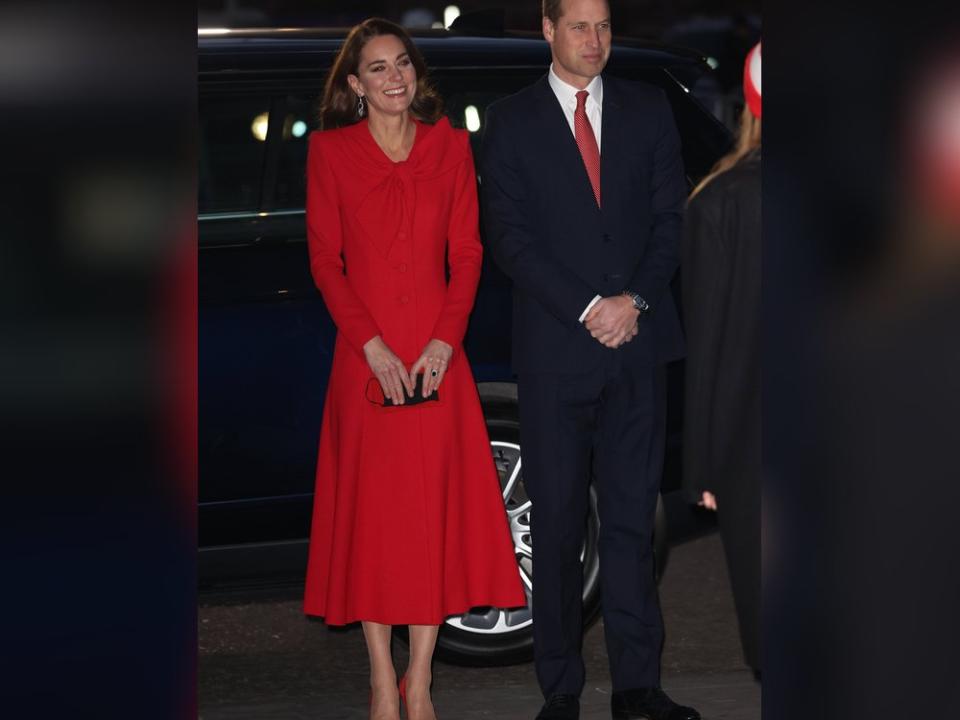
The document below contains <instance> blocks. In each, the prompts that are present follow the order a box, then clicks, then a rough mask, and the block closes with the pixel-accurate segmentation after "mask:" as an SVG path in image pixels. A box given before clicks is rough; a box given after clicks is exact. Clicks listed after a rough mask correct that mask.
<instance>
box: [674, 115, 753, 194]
mask: <svg viewBox="0 0 960 720" xmlns="http://www.w3.org/2000/svg"><path fill="white" fill-rule="evenodd" d="M760 125H761V124H760V118H758V117H754V115H753V113H752V112H750V108H749V107H748V106H747V105H744V106H743V112H742V113H741V114H740V134H739V135H738V136H737V144H736V146H735V147H734V148H733V150H731V151H730V152H728V153H727V154H726V155H724V156H723V157H722V158H720V159H719V160H717V164H716V165H714V166H713V167H712V168H711V169H710V172H709V173H708V174H707V176H706V177H705V178H704V179H703V180H701V181H700V182H699V183H697V186H696V187H695V188H694V189H693V192H692V193H690V198H689V200H693V198H694V196H695V195H696V194H697V193H698V192H700V191H701V190H703V189H704V188H705V187H706V186H707V184H708V183H709V182H710V181H711V180H713V179H714V178H715V177H716V176H717V175H719V174H720V173H724V172H726V171H727V170H729V169H730V168H732V167H733V166H734V165H736V164H737V163H738V162H740V161H741V160H742V159H743V157H744V156H745V155H746V154H747V153H749V152H750V151H751V150H754V149H756V148H758V147H760ZM689 200H688V201H689Z"/></svg>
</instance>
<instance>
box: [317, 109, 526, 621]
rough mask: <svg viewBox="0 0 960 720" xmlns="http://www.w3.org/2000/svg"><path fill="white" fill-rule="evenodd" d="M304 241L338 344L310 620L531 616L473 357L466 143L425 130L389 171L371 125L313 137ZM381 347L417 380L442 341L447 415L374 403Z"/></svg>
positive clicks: (475, 253) (470, 180) (461, 137)
mask: <svg viewBox="0 0 960 720" xmlns="http://www.w3.org/2000/svg"><path fill="white" fill-rule="evenodd" d="M307 235H308V242H309V248H310V267H311V271H312V272H313V277H314V279H315V280H316V283H317V287H318V288H319V289H320V292H321V293H322V294H323V298H324V301H325V302H326V305H327V308H328V309H329V311H330V314H331V316H332V317H333V320H334V322H335V323H336V325H337V329H338V333H337V341H336V347H335V350H334V355H333V367H332V370H331V373H330V382H329V386H328V390H327V398H326V404H325V406H324V412H323V426H322V429H321V433H320V449H319V458H318V461H317V482H316V495H315V499H314V509H313V525H312V530H311V537H310V558H309V563H308V566H307V582H306V592H305V598H304V610H305V612H306V613H307V614H310V615H319V616H322V617H323V618H324V619H325V621H326V622H327V623H329V624H333V625H342V624H346V623H350V622H354V621H356V620H370V621H374V622H380V623H385V624H390V625H409V624H417V625H421V624H422V625H438V624H440V623H442V622H443V620H444V618H446V617H448V616H450V615H459V614H462V613H464V612H466V611H467V610H468V609H470V608H471V607H475V606H485V605H494V606H497V607H517V606H521V605H524V604H525V603H526V598H525V595H524V592H523V586H522V584H521V581H520V576H519V572H518V569H517V564H516V560H515V557H514V549H513V543H512V540H511V537H510V533H509V527H508V524H507V519H506V514H505V512H504V508H503V500H502V498H501V495H500V485H499V482H498V479H497V474H496V469H495V467H494V464H493V458H492V455H491V453H490V446H489V439H488V437H487V432H486V425H485V423H484V419H483V413H482V410H481V408H480V402H479V398H478V396H477V389H476V385H475V384H474V380H473V375H472V373H471V372H470V365H469V363H468V361H467V358H466V357H465V355H464V353H463V348H462V341H463V335H464V332H465V331H466V326H467V319H468V316H469V314H470V310H471V308H472V306H473V300H474V296H475V294H476V289H477V283H478V282H479V279H480V261H481V256H482V248H481V245H480V239H479V232H478V224H477V194H476V181H475V173H474V165H473V157H472V155H471V153H470V145H469V142H468V137H467V134H466V133H465V132H463V131H455V130H454V129H453V128H452V127H451V126H450V123H449V122H448V121H447V120H446V118H444V119H442V120H440V121H439V122H438V123H436V124H435V125H428V124H425V123H420V122H418V123H417V124H416V139H415V141H414V144H413V149H412V150H411V151H410V155H409V157H408V158H407V159H406V160H405V161H402V162H398V163H394V162H393V161H391V160H390V159H389V158H388V157H387V156H386V155H385V154H384V153H383V151H382V150H381V149H380V147H379V146H378V145H377V143H376V141H375V140H374V139H373V136H372V135H371V134H370V131H369V128H368V127H367V122H366V121H365V120H364V121H361V122H359V123H357V124H355V125H351V126H349V127H346V128H341V129H338V130H329V131H325V132H316V133H313V134H312V135H311V136H310V149H309V155H308V160H307ZM447 266H449V281H448V280H447V274H446V271H447ZM376 335H380V336H382V337H383V340H384V341H385V342H386V344H387V345H388V346H389V347H390V348H391V350H393V352H394V353H396V354H397V356H398V357H400V358H401V359H402V360H403V361H404V362H405V363H406V364H407V368H408V369H409V368H410V366H412V365H413V363H414V362H415V361H416V359H417V358H418V357H419V355H420V353H421V352H422V350H423V348H424V346H425V345H426V344H427V342H428V341H429V340H430V339H431V338H439V339H440V340H443V341H444V342H447V343H449V344H450V345H451V346H452V347H453V348H454V353H453V357H452V359H451V361H450V363H449V366H448V370H447V373H446V375H445V377H444V379H443V382H442V384H441V386H440V389H439V395H440V400H439V402H428V403H424V404H422V405H416V406H410V407H407V406H404V407H397V408H384V407H380V406H377V405H374V404H372V403H370V402H369V401H368V400H367V394H366V393H367V385H368V382H369V381H370V379H371V378H372V377H373V374H372V372H371V370H370V368H369V366H368V365H367V363H366V360H365V358H364V355H363V350H362V348H363V345H364V344H365V343H366V342H367V341H368V340H370V339H371V338H373V337H374V336H376ZM371 386H372V388H373V391H372V393H371V395H374V394H379V390H378V388H379V385H377V384H376V380H374V381H373V383H371Z"/></svg>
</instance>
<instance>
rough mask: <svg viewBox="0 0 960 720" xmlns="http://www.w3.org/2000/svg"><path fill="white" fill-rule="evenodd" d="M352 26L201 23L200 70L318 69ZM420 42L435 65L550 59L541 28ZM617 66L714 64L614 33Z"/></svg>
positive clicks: (683, 71)
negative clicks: (225, 27) (222, 27)
mask: <svg viewBox="0 0 960 720" xmlns="http://www.w3.org/2000/svg"><path fill="white" fill-rule="evenodd" d="M348 31H349V28H323V29H319V28H309V29H308V28H238V29H229V30H219V31H218V30H216V29H212V28H211V29H200V31H199V33H198V39H197V45H198V61H199V69H200V74H201V75H207V76H209V75H211V74H219V73H221V72H230V73H237V72H240V73H243V72H244V71H250V72H256V71H263V70H268V71H279V72H297V73H299V72H310V71H313V72H317V71H320V70H325V69H326V68H327V67H329V65H330V62H331V61H332V59H333V56H334V55H335V54H336V52H337V50H338V49H339V48H340V45H341V43H342V42H343V39H344V37H346V34H347V32H348ZM410 34H411V36H412V37H413V39H414V41H415V42H416V44H417V47H419V48H420V50H421V51H422V52H423V53H424V55H425V56H426V57H427V59H428V62H429V64H430V65H431V66H434V67H436V68H444V69H449V68H455V67H457V68H459V67H496V68H501V69H502V68H506V67H511V68H536V69H540V70H543V69H544V68H545V67H546V66H547V64H548V63H549V60H550V55H549V49H548V46H547V43H546V41H545V40H544V39H543V38H542V36H540V35H539V34H537V33H532V32H531V33H526V32H516V31H507V32H505V33H503V34H500V35H497V36H490V35H469V34H464V33H458V32H451V31H448V30H443V29H438V30H411V31H410ZM613 44H614V52H613V54H612V56H611V63H612V64H614V65H615V66H616V67H630V68H637V67H659V68H664V69H667V70H669V71H670V72H671V74H673V75H675V76H676V77H677V78H678V79H680V80H681V81H683V82H686V83H692V82H693V80H695V79H696V78H697V77H699V76H700V75H701V74H703V73H704V72H706V71H707V70H708V69H709V66H708V65H707V63H706V58H704V57H703V55H701V54H700V53H698V52H696V51H693V50H689V49H685V48H678V47H672V46H669V45H665V44H662V43H658V42H655V41H649V40H638V39H633V38H620V37H615V38H614V41H613Z"/></svg>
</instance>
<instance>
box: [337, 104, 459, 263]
mask: <svg viewBox="0 0 960 720" xmlns="http://www.w3.org/2000/svg"><path fill="white" fill-rule="evenodd" d="M416 122H417V135H416V138H415V140H414V144H413V148H412V149H411V150H410V155H409V157H407V159H406V160H403V161H401V162H393V161H392V160H390V158H389V157H387V156H386V154H385V153H384V152H383V150H381V149H380V146H379V145H377V142H376V140H374V139H373V136H372V135H371V134H370V131H369V129H368V128H367V126H366V121H362V122H360V123H357V125H356V126H355V128H356V132H355V133H354V140H355V143H354V147H353V148H351V152H350V157H351V159H352V160H355V165H356V167H357V169H358V170H359V172H360V174H361V175H362V176H363V177H364V178H365V179H367V181H368V182H369V184H365V188H366V190H365V192H364V193H363V196H362V198H361V199H360V201H359V202H358V203H357V205H356V206H355V207H354V209H353V215H354V217H355V219H356V221H357V223H358V224H359V225H360V228H361V229H362V230H363V232H364V235H365V236H366V237H367V239H368V240H369V241H370V242H371V243H372V244H373V246H374V247H376V248H377V251H378V252H379V253H380V254H381V255H383V256H384V257H386V256H388V255H389V254H390V250H391V248H392V247H393V243H394V241H395V240H396V238H397V235H398V234H399V233H401V232H407V233H410V232H411V231H412V227H413V215H414V212H415V209H416V206H417V185H418V183H420V182H423V181H426V180H433V179H436V178H438V177H440V176H441V175H445V174H447V173H449V172H452V171H454V170H456V168H457V167H459V165H460V163H462V162H463V160H464V157H465V156H464V153H463V152H462V150H461V149H460V148H459V147H458V143H457V135H456V132H455V131H454V129H453V128H452V127H451V125H450V121H449V120H448V119H447V118H442V119H441V120H439V121H438V122H437V123H436V124H435V125H427V124H425V123H420V122H418V121H416Z"/></svg>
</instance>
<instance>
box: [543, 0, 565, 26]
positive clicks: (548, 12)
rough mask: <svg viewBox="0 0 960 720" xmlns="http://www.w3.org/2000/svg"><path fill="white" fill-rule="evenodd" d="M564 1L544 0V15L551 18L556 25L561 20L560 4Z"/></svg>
mask: <svg viewBox="0 0 960 720" xmlns="http://www.w3.org/2000/svg"><path fill="white" fill-rule="evenodd" d="M562 3H563V0H543V16H544V17H545V18H550V22H552V23H553V24H554V25H556V24H557V22H559V20H560V15H561V14H562V8H561V7H560V5H561V4H562Z"/></svg>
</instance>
